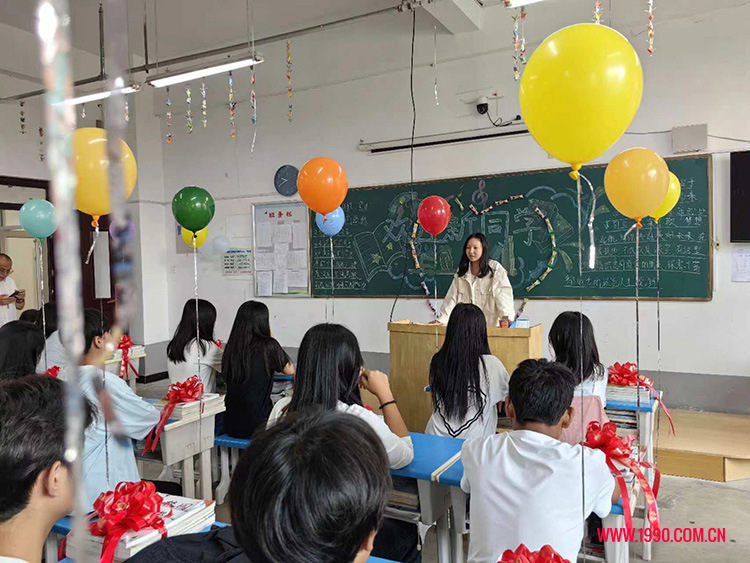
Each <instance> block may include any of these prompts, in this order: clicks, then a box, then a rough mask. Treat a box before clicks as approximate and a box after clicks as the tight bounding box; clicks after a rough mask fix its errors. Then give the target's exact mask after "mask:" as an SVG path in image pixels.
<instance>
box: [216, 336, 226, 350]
mask: <svg viewBox="0 0 750 563" xmlns="http://www.w3.org/2000/svg"><path fill="white" fill-rule="evenodd" d="M214 344H216V345H217V346H218V347H219V350H223V349H224V343H223V342H222V341H221V338H219V339H217V340H216V342H214Z"/></svg>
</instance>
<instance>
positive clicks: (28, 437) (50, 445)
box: [0, 375, 91, 563]
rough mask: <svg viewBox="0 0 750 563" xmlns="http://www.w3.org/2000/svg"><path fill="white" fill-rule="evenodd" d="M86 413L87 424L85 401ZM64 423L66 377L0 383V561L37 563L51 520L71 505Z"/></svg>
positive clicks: (86, 406)
mask: <svg viewBox="0 0 750 563" xmlns="http://www.w3.org/2000/svg"><path fill="white" fill-rule="evenodd" d="M84 418H85V420H84V424H85V425H88V424H89V423H90V422H91V405H90V404H88V402H86V403H84ZM65 427H66V420H65V383H63V382H62V381H60V380H58V379H55V378H53V377H48V376H46V375H29V376H26V377H22V378H19V379H15V380H12V381H6V382H3V383H0V475H2V484H1V485H0V562H11V561H12V562H19V561H20V562H28V563H41V560H42V550H43V547H44V541H45V539H46V538H47V536H48V535H49V533H50V531H51V530H52V526H53V525H54V523H55V522H56V521H57V520H59V519H60V518H62V517H63V516H65V515H66V514H69V513H70V511H71V510H72V509H73V479H72V476H71V473H70V468H69V466H68V464H67V463H66V462H65V461H64V455H63V454H64V452H65Z"/></svg>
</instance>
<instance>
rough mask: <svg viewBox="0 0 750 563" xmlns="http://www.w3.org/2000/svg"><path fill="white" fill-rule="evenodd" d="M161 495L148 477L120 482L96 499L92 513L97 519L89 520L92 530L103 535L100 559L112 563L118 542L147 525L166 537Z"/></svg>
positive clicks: (102, 562)
mask: <svg viewBox="0 0 750 563" xmlns="http://www.w3.org/2000/svg"><path fill="white" fill-rule="evenodd" d="M162 500H163V499H162V497H161V495H159V494H157V493H156V487H155V486H154V484H153V483H150V482H148V481H139V482H138V483H126V482H123V483H119V484H118V485H117V486H116V487H115V490H114V491H107V492H106V493H102V494H100V495H99V498H97V499H96V501H95V502H94V513H93V514H92V517H98V519H97V520H95V521H93V522H91V523H89V531H90V532H91V534H92V535H94V536H99V537H103V538H104V544H103V545H102V555H101V559H100V560H99V562H100V563H111V562H112V561H113V560H114V557H115V550H116V549H117V542H119V541H120V538H121V537H122V536H123V535H124V534H125V533H127V532H129V531H131V530H132V531H135V532H137V531H139V530H144V529H146V528H153V529H155V530H157V531H158V532H159V533H160V534H161V536H162V538H165V537H167V529H166V527H165V526H164V519H163V518H162V516H161V514H160V511H161V502H162Z"/></svg>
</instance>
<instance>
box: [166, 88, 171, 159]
mask: <svg viewBox="0 0 750 563" xmlns="http://www.w3.org/2000/svg"><path fill="white" fill-rule="evenodd" d="M166 104H167V144H168V145H171V144H172V98H170V97H169V86H167V101H166Z"/></svg>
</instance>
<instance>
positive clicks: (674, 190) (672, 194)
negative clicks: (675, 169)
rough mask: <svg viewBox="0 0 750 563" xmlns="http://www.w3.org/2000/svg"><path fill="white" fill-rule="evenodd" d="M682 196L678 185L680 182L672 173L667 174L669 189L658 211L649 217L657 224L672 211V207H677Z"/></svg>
mask: <svg viewBox="0 0 750 563" xmlns="http://www.w3.org/2000/svg"><path fill="white" fill-rule="evenodd" d="M681 194H682V186H681V185H680V180H679V178H677V176H675V175H674V174H673V173H672V172H670V173H669V187H668V188H667V195H666V197H665V198H664V201H662V202H661V205H660V206H659V209H657V210H656V211H654V212H653V213H652V214H651V217H653V218H654V221H656V222H657V223H658V222H659V219H661V218H662V217H664V216H665V215H667V214H668V213H669V212H670V211H672V209H674V206H675V205H677V202H678V201H680V195H681Z"/></svg>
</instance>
